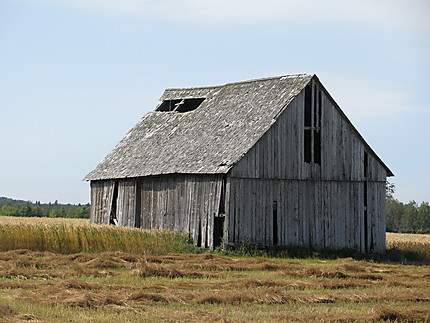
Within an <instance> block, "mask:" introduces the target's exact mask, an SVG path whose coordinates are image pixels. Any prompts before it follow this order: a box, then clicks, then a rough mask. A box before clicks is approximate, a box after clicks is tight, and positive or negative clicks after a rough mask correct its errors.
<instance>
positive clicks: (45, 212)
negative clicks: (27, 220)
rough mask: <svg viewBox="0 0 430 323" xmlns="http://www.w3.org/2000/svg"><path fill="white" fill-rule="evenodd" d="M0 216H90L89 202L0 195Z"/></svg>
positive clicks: (87, 217)
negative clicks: (18, 198)
mask: <svg viewBox="0 0 430 323" xmlns="http://www.w3.org/2000/svg"><path fill="white" fill-rule="evenodd" d="M0 216H21V217H24V216H25V217H51V218H81V219H89V218H90V204H89V203H88V204H84V205H81V204H77V205H75V204H60V203H58V201H55V202H53V203H51V202H49V203H40V201H36V202H35V203H32V202H29V201H22V200H13V199H10V198H6V197H0Z"/></svg>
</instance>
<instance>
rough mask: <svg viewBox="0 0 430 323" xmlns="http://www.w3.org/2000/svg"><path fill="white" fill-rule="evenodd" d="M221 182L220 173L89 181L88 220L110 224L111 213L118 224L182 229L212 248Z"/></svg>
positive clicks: (199, 242) (198, 243)
mask: <svg viewBox="0 0 430 323" xmlns="http://www.w3.org/2000/svg"><path fill="white" fill-rule="evenodd" d="M223 182H224V177H223V176H222V175H168V176H167V175H166V176H151V177H143V178H132V179H119V180H108V181H92V182H91V222H92V223H105V224H109V222H110V216H109V215H110V214H111V213H112V218H113V219H115V220H116V221H117V224H118V225H121V226H130V227H141V228H144V229H165V230H174V231H180V230H183V231H184V232H190V233H191V235H192V237H193V240H194V243H195V244H196V245H199V246H202V247H209V248H213V247H214V245H213V243H214V239H213V237H214V222H215V219H214V218H215V217H218V216H219V215H220V214H219V211H220V203H221V192H222V189H223ZM224 189H225V188H224ZM224 196H225V193H224ZM223 203H224V202H223ZM224 209H225V207H224ZM222 231H225V229H224V228H223V230H222Z"/></svg>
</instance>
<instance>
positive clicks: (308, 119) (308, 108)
mask: <svg viewBox="0 0 430 323" xmlns="http://www.w3.org/2000/svg"><path fill="white" fill-rule="evenodd" d="M304 117H305V127H311V126H312V86H311V84H308V85H306V87H305V115H304Z"/></svg>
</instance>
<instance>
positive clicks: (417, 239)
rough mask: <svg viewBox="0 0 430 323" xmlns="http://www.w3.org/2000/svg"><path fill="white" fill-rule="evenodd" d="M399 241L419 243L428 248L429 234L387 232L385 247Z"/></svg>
mask: <svg viewBox="0 0 430 323" xmlns="http://www.w3.org/2000/svg"><path fill="white" fill-rule="evenodd" d="M399 243H415V244H419V245H427V246H429V248H430V234H416V233H392V232H387V247H390V246H392V245H396V244H399Z"/></svg>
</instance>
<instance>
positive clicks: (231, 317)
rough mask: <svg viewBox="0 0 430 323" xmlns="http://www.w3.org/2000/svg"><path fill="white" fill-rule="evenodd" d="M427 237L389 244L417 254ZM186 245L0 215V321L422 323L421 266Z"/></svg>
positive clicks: (427, 285) (425, 312)
mask: <svg viewBox="0 0 430 323" xmlns="http://www.w3.org/2000/svg"><path fill="white" fill-rule="evenodd" d="M16 219H18V220H17V221H18V222H16V221H15V220H16ZM12 220H14V221H12ZM7 221H8V222H7ZM10 221H12V222H10ZM19 221H23V222H19ZM35 221H41V222H40V223H35ZM423 236H424V237H423ZM426 236H430V235H419V237H418V238H417V236H415V235H398V234H387V246H388V248H397V249H401V250H411V251H417V252H418V251H419V252H422V250H428V249H429V246H430V243H429V242H428V241H427V240H426V239H425V238H426ZM400 237H401V239H403V240H400ZM405 239H406V240H405ZM184 248H185V249H186V248H189V246H187V245H186V243H185V240H184V238H183V237H181V236H178V235H174V234H172V233H168V232H162V231H155V232H148V231H144V230H139V229H130V228H118V227H112V226H99V225H97V226H95V225H90V224H89V222H88V221H87V220H72V219H34V218H27V219H25V218H12V219H11V218H8V219H7V218H1V217H0V250H1V249H3V250H5V251H3V252H0V322H22V321H26V320H27V321H40V322H65V321H67V322H115V321H116V322H165V321H168V322H286V321H306V322H307V321H327V322H330V321H337V322H339V321H344V322H349V321H351V322H352V321H387V320H388V321H398V322H408V321H410V322H416V321H428V320H430V310H429V308H430V306H429V304H430V274H429V272H430V266H423V265H402V264H393V263H390V264H388V263H375V262H368V261H356V260H354V259H352V258H343V259H337V260H321V259H312V258H311V259H294V260H292V259H274V258H265V257H254V258H250V257H234V256H228V257H227V256H221V255H216V254H209V253H203V254H190V253H178V251H179V252H184V251H186V250H185V249H184ZM408 248H415V249H408ZM30 249H32V250H30ZM88 251H90V252H88ZM93 251H98V252H93Z"/></svg>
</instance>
